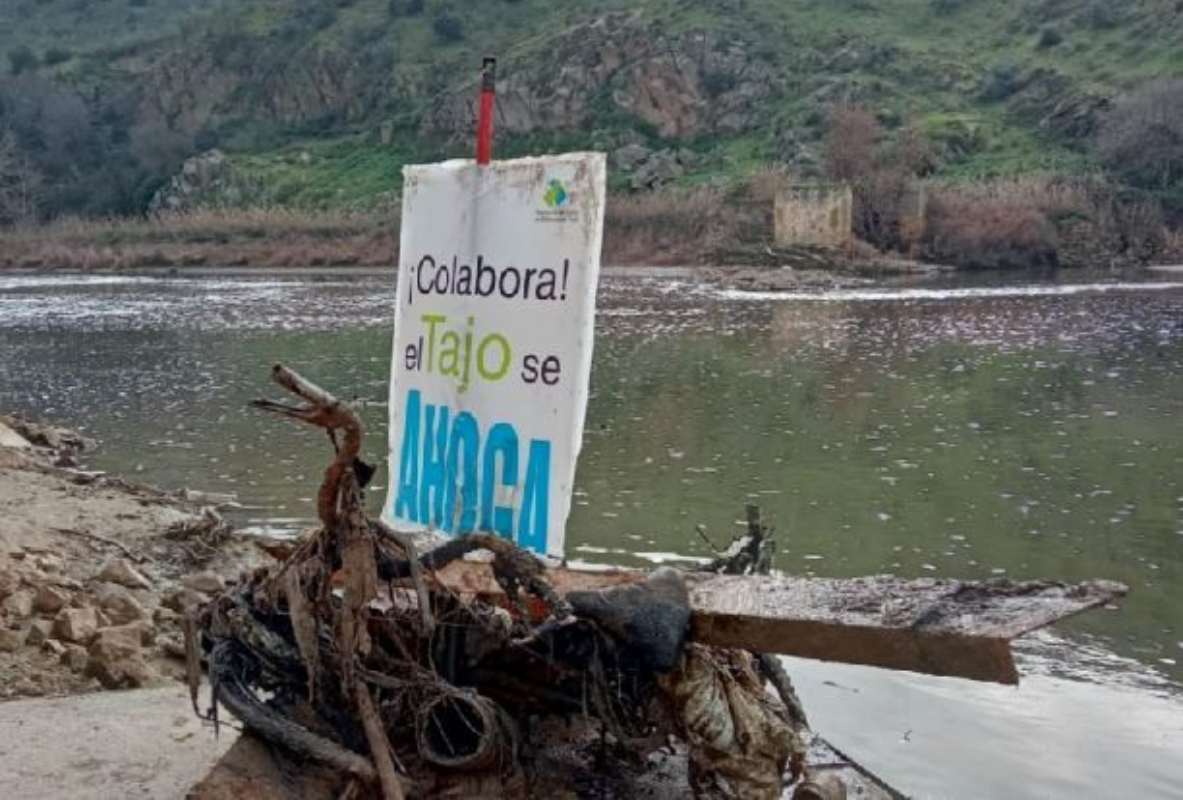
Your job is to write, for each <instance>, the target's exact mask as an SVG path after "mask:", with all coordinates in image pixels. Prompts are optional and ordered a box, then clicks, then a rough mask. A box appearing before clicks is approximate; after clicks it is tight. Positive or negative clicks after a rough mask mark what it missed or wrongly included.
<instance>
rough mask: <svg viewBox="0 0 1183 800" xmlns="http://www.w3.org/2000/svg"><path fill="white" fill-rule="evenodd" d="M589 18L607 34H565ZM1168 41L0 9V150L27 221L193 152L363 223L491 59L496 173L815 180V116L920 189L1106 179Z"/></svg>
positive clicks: (477, 11)
mask: <svg viewBox="0 0 1183 800" xmlns="http://www.w3.org/2000/svg"><path fill="white" fill-rule="evenodd" d="M607 14H617V15H631V16H629V17H628V18H627V21H623V22H621V21H617V22H615V23H613V24H615V25H618V26H621V27H620V30H622V31H623V32H624V33H622V34H621V35H612V36H608V37H605V38H603V39H597V38H596V37H595V35H583V31H584V30H587V31H592V27H588V28H585V29H581V28H579V27H578V26H589V25H590V24H591V23H593V22H595V21H596V20H599V19H601V18H603V17H604V15H607ZM614 19H617V20H621V19H625V18H624V17H621V16H618V17H616V18H614ZM593 27H594V26H593ZM573 31H575V32H574V33H573ZM1180 40H1183V16H1181V15H1180V14H1179V12H1178V10H1177V4H1176V0H1131V2H1127V3H1112V2H1107V0H1024V2H1017V3H1014V2H1007V0H840V1H839V0H644V2H641V3H628V2H624V0H583V2H580V3H578V4H563V3H555V2H553V0H483V1H482V2H476V0H348V2H322V0H232V1H231V0H134V2H129V0H12V2H8V3H4V4H0V53H3V54H4V57H5V62H6V63H5V64H4V67H5V69H2V70H0V131H10V132H12V134H13V136H14V137H15V139H14V140H15V141H16V143H17V145H18V146H19V149H20V150H21V152H22V153H23V156H24V158H25V159H26V162H27V164H28V165H30V166H31V168H32V169H34V170H35V172H36V181H37V185H38V186H39V187H41V188H40V195H39V201H38V203H37V204H36V215H37V216H40V217H50V216H56V215H58V214H62V213H71V214H96V213H128V212H134V211H137V210H143V209H145V208H147V205H148V202H149V200H150V198H151V197H152V195H153V193H154V192H155V191H156V189H158V188H159V187H160V186H161V185H163V183H164V182H165V180H166V179H167V178H168V177H169V176H170V175H172V174H175V172H176V171H177V170H178V169H179V167H180V165H181V163H182V161H183V160H184V159H185V158H186V157H188V156H191V155H194V154H196V153H199V152H202V151H205V150H208V149H210V148H213V147H217V148H220V149H222V150H223V151H224V152H226V153H227V155H228V157H229V160H230V162H231V164H232V165H233V166H234V167H235V168H236V169H240V170H241V172H242V174H243V175H244V176H245V177H246V178H247V179H248V180H249V181H250V182H252V183H253V184H254V185H257V186H258V187H260V193H259V194H258V195H253V196H252V197H251V198H250V199H251V200H253V201H257V200H259V199H260V198H262V200H264V201H266V202H267V203H269V204H281V205H293V206H296V207H300V208H343V209H352V208H361V207H378V206H381V205H383V204H385V203H386V202H388V201H389V199H390V198H391V197H392V193H394V192H396V191H397V189H398V181H399V168H400V166H401V165H402V164H403V163H406V162H408V161H411V160H424V159H433V158H440V157H445V156H459V155H466V154H467V153H468V151H469V149H470V145H471V143H470V141H469V140H470V138H471V135H470V132H469V130H468V129H469V127H470V122H469V119H468V117H467V116H466V114H470V110H467V111H466V110H465V109H464V107H463V104H462V102H460V100H458V98H465V97H468V96H469V93H474V92H475V72H476V69H477V67H478V66H479V63H480V57H481V56H482V55H484V54H485V53H493V54H496V55H498V56H499V58H500V62H501V65H502V67H501V74H502V76H503V86H512V87H513V88H514V90H515V92H516V94H515V98H516V99H517V100H518V101H519V102H518V105H517V106H515V107H514V113H515V114H517V115H518V119H516V125H514V124H511V125H508V126H501V127H499V131H498V144H497V148H498V153H499V154H501V155H512V154H517V153H523V152H538V151H539V150H546V149H558V148H560V147H562V148H567V147H580V148H584V147H595V148H598V149H605V150H609V151H613V150H616V149H618V148H620V147H622V146H624V145H626V144H632V143H636V142H638V141H639V142H641V143H643V144H644V146H645V147H647V148H649V149H651V150H659V151H660V150H671V151H678V152H690V153H692V154H693V156H694V157H693V160H692V162H688V163H687V165H686V166H685V168H684V169H683V170H682V171H681V173H680V174H679V175H677V176H676V177H674V178H673V179H672V180H673V181H674V182H675V183H681V184H685V185H692V184H702V183H709V182H714V181H718V180H725V181H731V180H735V179H738V178H742V177H746V176H749V175H751V174H753V173H757V172H759V171H760V170H762V169H763V168H764V167H766V166H767V165H768V164H786V165H788V167H789V168H790V169H791V170H792V171H794V172H796V173H799V174H805V175H811V174H819V173H820V172H821V168H822V163H821V147H822V141H823V137H824V132H825V120H826V118H827V114H828V111H829V109H830V108H831V107H832V106H833V105H834V104H835V103H839V102H854V103H858V104H859V105H861V106H863V107H865V108H867V109H869V110H871V112H872V113H873V114H874V115H875V117H876V118H877V119H878V121H879V122H880V123H881V124H882V126H883V128H884V129H885V131H886V132H887V136H889V137H891V136H894V135H895V134H896V132H898V131H899V130H901V129H904V128H907V127H913V128H916V129H919V130H922V131H923V132H925V133H926V134H927V135H928V136H929V138H930V139H931V140H932V141H933V142H934V144H935V145H936V150H937V152H936V156H937V158H936V165H935V173H936V175H937V176H938V177H941V178H946V179H950V180H979V179H983V178H1000V177H1001V178H1009V177H1015V176H1022V175H1027V174H1031V173H1042V174H1053V175H1082V174H1090V175H1092V174H1098V173H1101V172H1102V171H1104V170H1109V171H1110V172H1111V173H1112V174H1119V173H1120V174H1121V177H1122V178H1123V179H1125V180H1130V179H1131V176H1133V175H1135V173H1136V171H1135V172H1130V171H1122V170H1117V169H1115V165H1114V164H1112V163H1111V159H1110V160H1108V161H1107V160H1106V154H1104V153H1102V152H1100V150H1099V148H1098V147H1097V138H1098V136H1097V134H1098V129H1099V127H1100V125H1101V123H1102V121H1103V120H1104V119H1105V116H1106V114H1107V113H1109V111H1108V110H1109V109H1110V108H1112V107H1113V105H1114V102H1113V101H1114V98H1119V97H1122V96H1125V95H1127V94H1129V93H1133V92H1135V91H1137V90H1138V88H1139V87H1140V86H1143V85H1145V84H1147V83H1148V82H1150V81H1152V80H1154V79H1162V78H1170V77H1179V76H1183V48H1180V47H1179V46H1178V42H1179V41H1180ZM670 53H673V54H676V59H674V62H675V71H674V72H673V73H671V68H670V63H671V57H670V56H669V54H670ZM613 58H618V59H619V61H618V62H616V63H615V66H605V64H608V62H609V61H611V59H613ZM663 59H664V60H663ZM634 64H650V65H651V66H652V74H651V75H645V74H640V73H635V72H634V71H631V70H632V69H633V67H632V65H634ZM621 65H625V66H621ZM678 70H680V72H679V71H678ZM637 85H640V86H642V89H643V90H644V91H649V90H652V91H657V92H667V93H670V92H673V93H675V94H676V95H677V96H675V97H673V98H669V97H664V96H663V97H660V98H657V99H656V100H655V106H652V107H651V105H650V104H648V101H646V100H645V99H644V97H641V99H640V100H635V98H637V97H638V96H639V95H643V94H644V91H642V90H637V88H636V86H637ZM663 87H664V88H663ZM670 87H672V88H670ZM572 97H574V98H576V99H577V100H578V102H575V101H574V100H571V99H569V98H572ZM45 98H50V99H48V100H47V99H45ZM622 98H625V99H624V100H622ZM663 104H664V105H663ZM683 106H685V107H686V108H688V109H689V111H687V112H686V114H685V115H684V116H682V117H679V118H677V119H672V120H670V121H668V124H667V120H665V119H662V118H661V114H662V113H669V114H673V113H674V111H670V110H669V109H671V108H672V109H675V110H677V109H681V108H682V107H683ZM34 107H35V108H34ZM654 108H656V109H657V110H656V111H655V110H654ZM31 109H32V110H31ZM523 109H524V110H523ZM725 109H726V110H725ZM523 115H526V116H528V115H532V116H531V117H530V118H529V119H522V118H521V117H522V116H523ZM62 130H65V131H67V134H68V136H67V135H66V134H62V133H61V131H62ZM383 130H385V132H386V135H381V134H380V132H381V131H383ZM63 138H70V139H71V144H70V146H63V145H62V142H61V140H62V139H63ZM384 141H385V142H387V143H386V144H383V143H382V142H384ZM1160 174H1161V171H1160ZM2 180H3V176H0V181H2ZM613 182H614V185H615V186H616V187H618V188H625V187H626V186H628V185H629V179H628V178H627V177H626V176H623V175H622V174H621V173H620V172H619V171H617V172H616V173H615V174H614V176H613ZM1156 191H1160V193H1161V194H1162V195H1163V196H1164V197H1166V198H1168V199H1169V198H1171V197H1177V196H1179V194H1180V193H1179V191H1178V188H1177V187H1175V186H1170V187H1161V186H1160V187H1157V188H1156ZM0 221H4V211H3V209H0Z"/></svg>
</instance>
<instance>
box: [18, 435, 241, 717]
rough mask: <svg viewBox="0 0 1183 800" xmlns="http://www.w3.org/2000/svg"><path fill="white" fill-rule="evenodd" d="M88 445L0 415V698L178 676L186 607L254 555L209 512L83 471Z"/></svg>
mask: <svg viewBox="0 0 1183 800" xmlns="http://www.w3.org/2000/svg"><path fill="white" fill-rule="evenodd" d="M93 446H94V443H93V442H92V441H90V440H89V439H87V438H86V437H83V436H81V435H79V434H77V433H75V432H73V431H68V430H66V429H63V428H56V427H53V426H45V425H38V424H36V423H32V422H29V421H27V420H23V419H19V418H13V417H0V700H4V699H9V698H14V697H27V696H41V695H56V694H68V693H76V692H83V691H92V690H96V689H102V688H106V689H125V688H138V687H142V686H152V685H157V684H162V683H166V682H168V681H170V680H171V679H175V678H178V677H180V676H181V675H182V673H183V665H182V660H181V658H182V657H183V653H182V652H181V648H180V646H179V641H180V620H181V616H180V615H181V613H183V612H184V611H186V610H187V609H189V608H191V607H193V606H194V605H197V604H200V603H203V602H206V601H207V600H208V599H209V597H210V596H211V595H212V594H216V593H217V592H219V591H221V590H222V588H224V587H225V585H226V583H227V581H226V579H225V577H224V576H226V575H238V574H239V570H240V569H241V568H243V567H245V566H248V565H249V564H250V563H251V562H252V561H253V560H255V559H256V558H257V556H256V555H255V552H256V551H255V549H254V548H253V547H250V546H249V545H247V544H246V543H244V542H242V541H239V540H237V539H236V538H234V537H233V536H229V537H227V536H226V534H225V530H224V523H222V521H221V518H220V517H219V516H218V515H217V514H216V513H214V512H213V511H212V509H208V508H205V507H203V506H202V505H199V504H197V503H194V502H191V501H187V500H185V499H183V498H182V497H181V496H178V495H170V494H167V493H165V492H161V491H159V490H156V489H153V488H151V487H147V486H138V485H135V484H131V483H128V482H126V481H123V480H120V479H117V478H109V477H107V476H104V475H102V474H101V473H95V472H88V471H85V470H81V469H78V468H77V467H78V459H79V457H80V456H81V455H82V454H83V453H84V452H85V451H86V450H88V449H90V448H92V447H93ZM211 526H221V528H219V536H218V540H219V541H220V542H221V543H220V545H219V546H217V547H215V548H213V549H211V548H209V547H208V546H205V545H203V546H202V547H201V548H193V547H192V537H194V536H199V535H200V534H201V532H202V531H206V530H208V529H209V528H210V527H211ZM195 549H199V550H200V552H201V553H202V554H203V560H202V562H201V563H198V562H197V561H195V560H194V556H193V552H194V550H195Z"/></svg>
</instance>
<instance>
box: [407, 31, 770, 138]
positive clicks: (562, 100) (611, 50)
mask: <svg viewBox="0 0 1183 800" xmlns="http://www.w3.org/2000/svg"><path fill="white" fill-rule="evenodd" d="M753 49H754V48H752V47H750V46H749V45H748V44H747V43H745V42H743V41H741V40H739V39H731V38H723V37H721V36H720V35H719V34H715V33H706V32H701V31H697V32H689V33H684V34H678V35H669V34H666V33H665V32H664V31H663V29H662V28H661V27H660V26H659V25H656V24H652V23H648V22H646V21H644V20H643V19H642V18H641V17H640V16H639V15H635V14H612V15H607V16H604V17H600V18H599V19H596V20H594V21H593V22H589V23H584V24H580V25H577V26H575V27H573V28H571V29H569V30H568V31H566V32H565V33H563V34H561V35H558V36H556V37H555V38H554V39H553V40H551V41H550V42H549V43H548V45H547V47H546V48H545V50H544V51H542V52H540V53H535V54H532V55H531V56H529V57H524V58H522V59H520V60H518V61H515V62H511V63H509V64H507V65H506V66H505V67H504V68H503V77H502V78H501V79H500V80H499V82H498V90H497V95H498V99H497V126H498V130H500V131H504V132H507V133H532V132H536V131H543V130H547V131H550V130H579V129H586V128H587V127H588V126H589V125H594V124H596V122H597V121H600V122H601V124H602V121H603V120H605V119H606V118H609V117H610V116H611V115H612V114H613V113H616V114H620V113H624V114H627V115H629V116H631V117H634V118H635V119H636V120H637V121H638V122H640V123H642V124H646V125H648V126H650V127H651V128H652V130H653V131H654V133H656V134H657V135H658V136H660V137H662V138H666V139H687V138H692V137H695V136H701V135H703V134H709V133H739V132H742V131H746V130H751V129H752V128H754V127H755V126H756V125H757V124H758V121H759V120H760V119H761V113H762V112H761V107H760V106H761V104H762V103H764V102H766V101H767V100H769V99H770V98H772V97H773V96H775V95H776V94H778V93H779V92H780V91H781V90H782V89H783V81H784V77H783V74H782V72H781V71H779V70H777V69H775V68H774V67H773V66H772V65H771V64H769V63H767V62H765V61H762V60H760V59H759V58H757V57H755V56H753V55H752V52H753ZM476 99H477V98H476V95H475V93H474V92H473V91H472V89H471V87H470V86H464V87H460V88H457V89H456V90H455V91H453V92H451V93H450V94H447V95H445V97H443V98H442V100H441V101H440V102H439V103H437V104H436V105H435V107H434V108H433V109H432V110H430V111H429V112H428V114H427V115H426V118H425V119H424V122H423V128H424V132H425V133H430V134H435V135H439V134H443V135H448V136H468V135H470V132H471V130H472V120H473V119H475V114H476Z"/></svg>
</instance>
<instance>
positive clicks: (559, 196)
mask: <svg viewBox="0 0 1183 800" xmlns="http://www.w3.org/2000/svg"><path fill="white" fill-rule="evenodd" d="M542 202H544V203H546V205H547V206H549V207H550V208H562V207H563V206H565V205H567V204H568V203H570V202H571V195H569V194H567V189H566V187H564V186H563V182H562V181H560V180H559V179H558V178H551V179H550V182H549V183H547V184H546V194H545V195H543V197H542Z"/></svg>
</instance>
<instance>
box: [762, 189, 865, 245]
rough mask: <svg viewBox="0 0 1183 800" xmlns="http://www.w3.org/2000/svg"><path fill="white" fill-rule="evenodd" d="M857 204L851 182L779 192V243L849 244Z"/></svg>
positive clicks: (777, 242)
mask: <svg viewBox="0 0 1183 800" xmlns="http://www.w3.org/2000/svg"><path fill="white" fill-rule="evenodd" d="M853 205H854V199H853V195H852V193H851V190H850V186H849V185H847V184H820V183H819V184H807V185H798V186H790V187H788V188H787V189H784V190H782V191H780V192H777V195H776V207H775V215H774V220H775V222H774V228H775V237H776V244H777V246H778V247H791V246H793V245H818V246H822V247H840V248H847V247H849V246H850V245H851V243H852V240H853V233H852V231H853V227H852V223H853V217H852V209H853Z"/></svg>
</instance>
